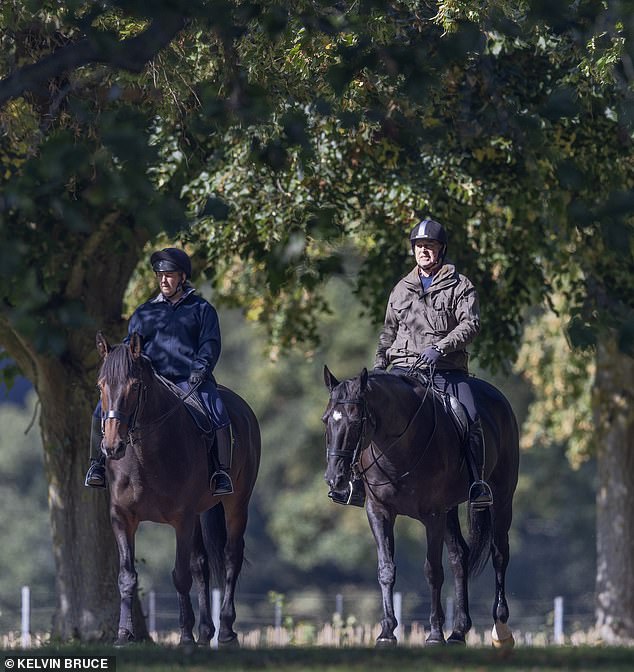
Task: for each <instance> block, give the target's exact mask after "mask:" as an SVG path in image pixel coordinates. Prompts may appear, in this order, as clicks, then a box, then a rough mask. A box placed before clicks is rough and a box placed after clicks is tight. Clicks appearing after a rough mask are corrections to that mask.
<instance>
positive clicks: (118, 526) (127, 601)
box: [110, 507, 139, 646]
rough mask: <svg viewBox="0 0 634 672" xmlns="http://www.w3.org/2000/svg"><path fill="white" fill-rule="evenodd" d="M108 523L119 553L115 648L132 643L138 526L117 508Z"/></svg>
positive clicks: (137, 523)
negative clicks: (135, 552)
mask: <svg viewBox="0 0 634 672" xmlns="http://www.w3.org/2000/svg"><path fill="white" fill-rule="evenodd" d="M110 522H111V524H112V531H113V532H114V536H115V540H116V542H117V549H118V551H119V578H118V583H119V595H120V597H121V603H120V607H119V628H118V631H117V639H116V642H115V645H116V646H124V645H125V644H129V643H130V642H133V641H134V625H133V622H132V600H133V599H134V594H135V592H136V588H137V573H136V570H135V568H134V535H135V534H136V530H137V527H138V526H139V522H138V520H136V519H135V518H131V517H129V516H124V515H123V514H122V513H121V512H120V511H119V510H118V509H117V507H113V509H112V510H111V511H110Z"/></svg>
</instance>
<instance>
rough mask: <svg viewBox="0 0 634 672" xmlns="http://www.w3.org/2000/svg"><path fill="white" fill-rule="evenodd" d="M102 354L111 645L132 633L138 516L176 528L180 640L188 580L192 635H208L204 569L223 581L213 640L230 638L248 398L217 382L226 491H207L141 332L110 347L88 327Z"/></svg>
mask: <svg viewBox="0 0 634 672" xmlns="http://www.w3.org/2000/svg"><path fill="white" fill-rule="evenodd" d="M97 350H98V351H99V354H100V355H101V357H102V359H103V363H102V366H101V371H100V373H99V388H100V391H101V404H102V409H103V418H104V420H103V433H104V436H103V443H102V451H103V453H104V454H105V455H106V457H107V458H108V460H107V463H106V464H107V474H108V483H109V485H110V518H111V522H112V529H113V531H114V535H115V538H116V541H117V547H118V550H119V592H120V595H121V609H120V617H119V628H118V638H117V643H118V644H125V643H128V642H130V641H134V628H133V624H132V611H131V607H132V598H133V595H134V593H135V591H136V586H137V574H136V571H135V567H134V536H135V533H136V531H137V528H138V526H139V523H140V522H141V521H144V520H149V521H153V522H156V523H167V524H168V525H171V526H172V527H173V528H174V530H175V532H176V560H175V564H174V570H173V572H172V579H173V582H174V586H175V588H176V591H177V593H178V602H179V612H180V618H179V625H180V633H181V635H180V642H181V644H191V643H193V641H194V636H193V628H194V612H193V609H192V603H191V600H190V596H189V591H190V589H191V587H192V581H193V580H194V581H195V583H196V588H197V592H198V604H199V612H200V622H199V626H198V632H199V636H198V643H199V644H209V641H210V640H211V638H212V637H213V635H214V632H215V630H214V625H213V622H212V619H211V607H210V602H209V578H210V569H211V572H212V574H213V575H214V576H215V577H216V578H217V579H218V580H219V582H221V585H222V582H224V597H223V601H222V605H221V611H220V627H219V632H218V641H219V643H221V644H231V643H236V642H237V635H236V633H235V632H234V631H233V623H234V621H235V617H236V612H235V607H234V594H235V587H236V582H237V579H238V575H239V574H240V569H241V567H242V562H243V557H244V532H245V529H246V524H247V511H248V505H249V499H250V497H251V493H252V491H253V487H254V485H255V480H256V477H257V473H258V467H259V463H260V429H259V425H258V421H257V419H256V417H255V415H254V414H253V411H252V410H251V408H250V407H249V406H248V404H247V403H246V402H245V401H244V400H243V399H242V398H241V397H239V396H238V395H237V394H235V393H234V392H232V391H231V390H228V389H226V388H224V387H220V395H221V397H222V400H223V402H224V403H225V405H226V408H227V411H228V412H229V417H230V418H231V425H232V428H233V435H234V451H233V463H232V465H231V478H232V480H233V484H234V493H233V494H232V495H225V496H223V497H215V496H214V495H213V493H212V492H211V491H210V490H209V477H208V468H207V450H206V440H207V439H206V438H205V436H204V434H203V433H201V431H200V429H199V428H198V426H197V424H196V422H195V421H194V420H193V418H192V416H191V414H190V412H189V411H188V410H187V408H186V407H185V404H184V402H183V401H182V400H181V399H179V398H178V397H177V396H176V395H175V394H174V393H173V392H172V391H171V390H170V389H168V387H167V386H166V385H165V384H164V383H163V382H162V381H161V380H160V379H159V378H158V377H157V375H156V374H155V372H154V370H153V369H152V365H151V363H150V360H149V359H148V358H147V357H145V356H144V355H143V353H142V342H141V337H140V336H139V335H138V334H133V335H132V337H131V338H130V343H129V345H125V344H121V345H116V346H114V347H111V346H110V345H109V344H108V342H107V340H106V339H105V337H104V336H103V334H101V333H98V334H97Z"/></svg>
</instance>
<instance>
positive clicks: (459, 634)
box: [445, 507, 471, 644]
mask: <svg viewBox="0 0 634 672" xmlns="http://www.w3.org/2000/svg"><path fill="white" fill-rule="evenodd" d="M445 543H446V544H447V551H448V553H449V563H450V565H451V569H452V572H453V578H454V588H455V592H456V605H455V611H454V621H453V632H452V633H451V635H450V636H449V639H448V640H447V641H448V642H449V643H450V644H464V643H465V639H466V635H467V632H469V630H470V629H471V616H470V615H469V588H468V576H469V572H468V568H469V547H468V546H467V542H466V541H465V540H464V537H463V536H462V531H461V529H460V521H459V519H458V509H457V507H456V508H453V509H451V511H449V513H448V514H447V529H446V530H445Z"/></svg>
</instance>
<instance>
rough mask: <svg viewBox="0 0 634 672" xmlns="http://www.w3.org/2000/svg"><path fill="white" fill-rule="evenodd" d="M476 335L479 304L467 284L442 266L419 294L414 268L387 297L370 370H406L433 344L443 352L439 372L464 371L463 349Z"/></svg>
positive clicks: (472, 290) (450, 267)
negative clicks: (396, 368)
mask: <svg viewBox="0 0 634 672" xmlns="http://www.w3.org/2000/svg"><path fill="white" fill-rule="evenodd" d="M479 331H480V306H479V302H478V294H477V292H476V290H475V287H474V286H473V285H472V284H471V281H470V280H469V279H468V278H466V277H465V276H464V275H460V274H459V273H458V271H456V268H455V266H453V265H452V264H445V265H444V266H442V268H441V269H440V270H439V271H438V273H437V274H436V275H435V276H434V279H433V281H432V283H431V285H430V287H429V289H427V291H425V292H423V288H422V285H421V282H420V278H419V275H418V267H416V268H414V269H413V270H412V271H411V272H410V273H409V274H408V275H406V276H405V277H404V278H403V279H402V280H400V281H399V282H398V283H397V284H396V286H395V287H394V289H393V290H392V293H391V294H390V298H389V301H388V304H387V310H386V312H385V322H384V324H383V329H382V330H381V333H380V335H379V345H378V348H377V351H376V358H375V361H374V366H375V368H379V369H385V368H387V366H389V365H390V364H391V365H393V366H400V367H405V368H409V367H410V366H411V365H412V364H414V362H415V361H416V358H417V357H418V355H420V353H422V352H423V350H424V349H425V348H427V347H429V346H430V345H436V346H438V347H439V348H440V349H441V350H442V351H443V353H444V355H443V356H442V357H441V358H440V359H439V360H438V363H437V364H436V368H437V369H460V370H462V371H468V359H469V355H468V353H467V351H466V346H467V345H468V344H469V343H471V341H473V339H474V338H475V337H476V335H477V334H478V332H479Z"/></svg>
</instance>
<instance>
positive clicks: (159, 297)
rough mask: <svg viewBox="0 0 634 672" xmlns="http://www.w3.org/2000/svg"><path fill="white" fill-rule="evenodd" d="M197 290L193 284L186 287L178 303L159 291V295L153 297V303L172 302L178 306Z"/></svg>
mask: <svg viewBox="0 0 634 672" xmlns="http://www.w3.org/2000/svg"><path fill="white" fill-rule="evenodd" d="M195 291H196V289H195V287H192V286H191V285H190V286H189V287H185V290H184V291H183V296H181V298H180V299H178V301H177V302H176V303H172V302H171V301H170V300H169V299H166V298H165V297H164V296H163V294H161V293H160V292H159V294H158V295H157V296H155V297H154V298H153V299H152V303H170V304H171V305H173V306H174V308H176V306H178V305H180V304H181V303H183V301H184V300H185V299H186V298H187V297H188V296H189V295H190V294H193V293H194V292H195Z"/></svg>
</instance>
